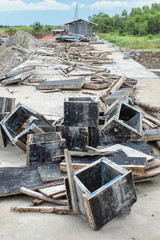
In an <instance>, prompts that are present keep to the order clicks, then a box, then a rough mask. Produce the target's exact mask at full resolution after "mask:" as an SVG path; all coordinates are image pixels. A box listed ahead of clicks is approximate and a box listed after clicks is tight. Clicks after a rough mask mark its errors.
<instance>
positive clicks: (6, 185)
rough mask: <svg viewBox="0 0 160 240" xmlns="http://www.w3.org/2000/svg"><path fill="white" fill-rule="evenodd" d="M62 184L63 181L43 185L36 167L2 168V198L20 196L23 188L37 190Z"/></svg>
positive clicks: (0, 184)
mask: <svg viewBox="0 0 160 240" xmlns="http://www.w3.org/2000/svg"><path fill="white" fill-rule="evenodd" d="M62 183H63V180H60V181H54V182H50V183H43V182H42V181H41V178H40V175H39V172H38V169H37V167H36V166H35V167H4V168H0V197H2V196H10V195H16V194H19V193H20V191H19V190H20V188H21V187H26V188H28V189H32V190H36V189H39V188H43V187H49V186H54V185H59V184H62Z"/></svg>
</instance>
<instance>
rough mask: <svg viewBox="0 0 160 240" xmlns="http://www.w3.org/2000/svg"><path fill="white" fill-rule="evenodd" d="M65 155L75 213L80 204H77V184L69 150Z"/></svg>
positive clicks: (65, 151)
mask: <svg viewBox="0 0 160 240" xmlns="http://www.w3.org/2000/svg"><path fill="white" fill-rule="evenodd" d="M64 154H65V160H66V163H67V175H68V181H69V189H70V194H71V202H72V208H73V210H74V212H78V203H77V196H76V189H75V182H74V178H73V171H72V163H71V156H70V154H69V151H68V150H67V149H65V150H64Z"/></svg>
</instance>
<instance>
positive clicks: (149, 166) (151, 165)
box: [145, 158, 160, 170]
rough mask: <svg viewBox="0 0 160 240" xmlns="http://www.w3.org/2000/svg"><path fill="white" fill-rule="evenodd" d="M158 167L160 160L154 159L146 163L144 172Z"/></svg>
mask: <svg viewBox="0 0 160 240" xmlns="http://www.w3.org/2000/svg"><path fill="white" fill-rule="evenodd" d="M159 166H160V160H159V159H156V158H154V159H152V160H151V161H148V162H147V164H146V168H145V170H149V169H152V168H156V167H159Z"/></svg>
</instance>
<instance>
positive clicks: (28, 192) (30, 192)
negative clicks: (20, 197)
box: [20, 187, 54, 202]
mask: <svg viewBox="0 0 160 240" xmlns="http://www.w3.org/2000/svg"><path fill="white" fill-rule="evenodd" d="M20 192H21V193H24V194H26V195H28V196H31V197H35V198H38V199H41V200H44V201H46V202H54V201H53V200H52V199H51V198H48V197H45V196H44V195H43V194H41V193H38V192H36V191H33V190H30V189H27V188H25V187H21V188H20Z"/></svg>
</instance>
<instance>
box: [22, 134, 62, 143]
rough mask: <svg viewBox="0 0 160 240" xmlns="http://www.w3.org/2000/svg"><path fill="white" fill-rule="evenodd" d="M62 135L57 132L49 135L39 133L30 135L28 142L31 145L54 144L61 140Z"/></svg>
mask: <svg viewBox="0 0 160 240" xmlns="http://www.w3.org/2000/svg"><path fill="white" fill-rule="evenodd" d="M61 139H62V137H61V134H60V133H57V132H53V133H50V132H47V133H38V134H30V135H29V136H28V140H27V141H28V142H30V143H40V142H52V141H58V140H61Z"/></svg>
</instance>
